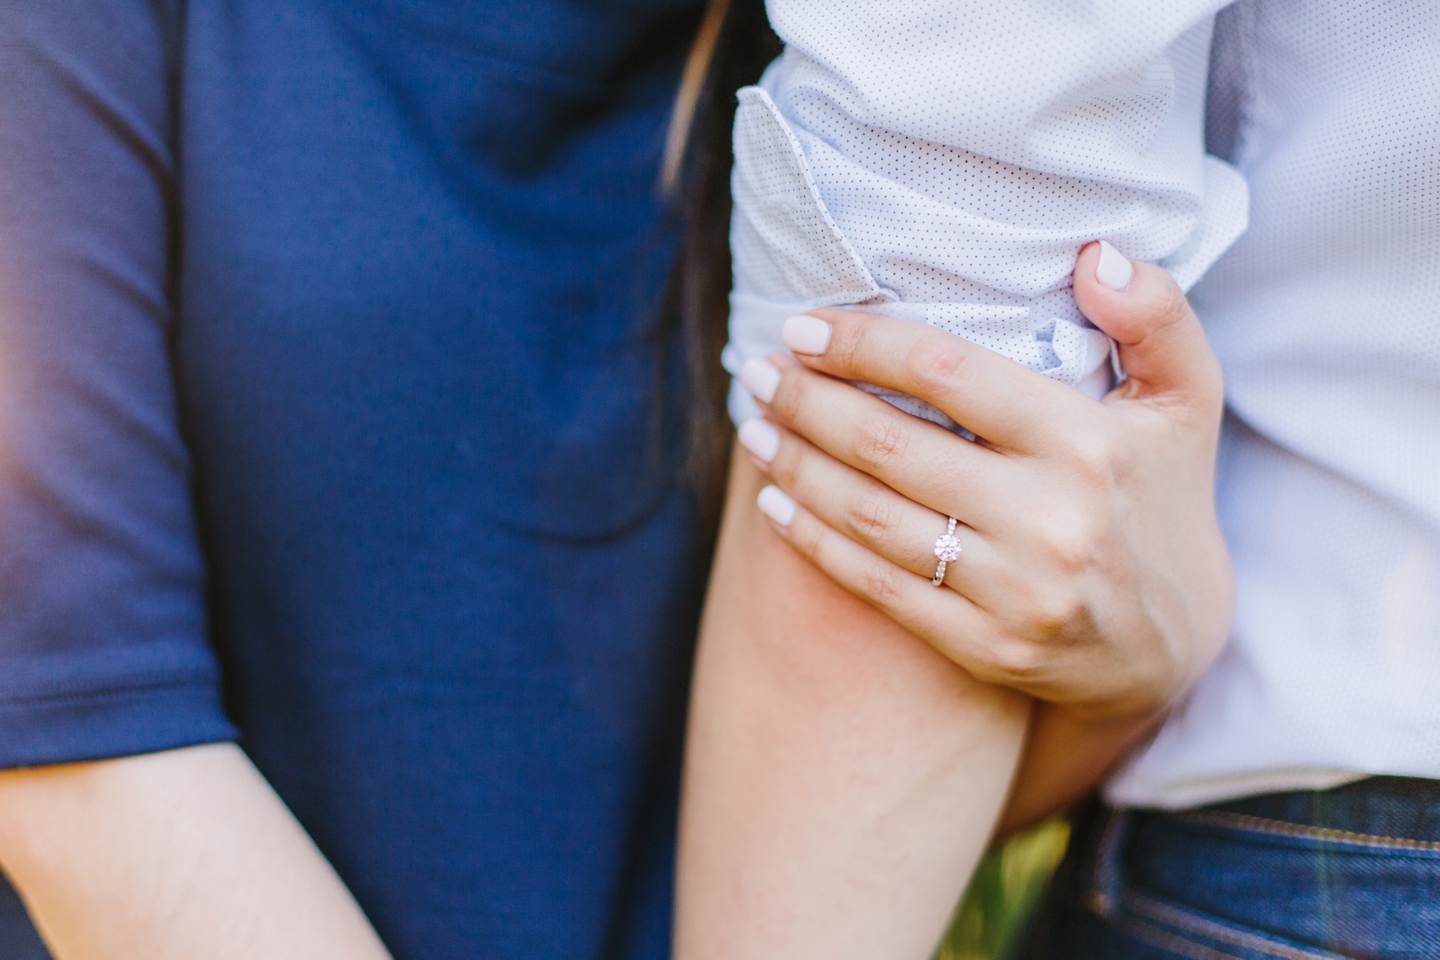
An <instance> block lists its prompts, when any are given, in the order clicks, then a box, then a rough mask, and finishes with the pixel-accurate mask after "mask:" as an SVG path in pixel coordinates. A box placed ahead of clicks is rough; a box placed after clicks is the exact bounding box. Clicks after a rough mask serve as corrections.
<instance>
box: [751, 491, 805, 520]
mask: <svg viewBox="0 0 1440 960" xmlns="http://www.w3.org/2000/svg"><path fill="white" fill-rule="evenodd" d="M755 505H756V506H757V507H759V508H760V512H761V513H763V514H765V516H767V517H769V518H770V519H771V520H774V521H775V522H776V523H778V524H780V526H782V527H788V526H790V521H791V520H794V519H795V501H794V500H791V499H790V498H789V497H788V496H786V495H785V491H784V490H781V489H780V488H779V487H766V488H765V489H764V490H761V491H760V496H758V497H756V498H755Z"/></svg>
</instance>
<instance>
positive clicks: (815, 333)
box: [780, 314, 830, 357]
mask: <svg viewBox="0 0 1440 960" xmlns="http://www.w3.org/2000/svg"><path fill="white" fill-rule="evenodd" d="M780 340H781V342H782V343H784V344H785V346H787V347H789V348H790V349H791V350H793V351H794V352H795V353H805V354H809V355H811V356H815V357H818V356H820V355H821V354H822V353H824V352H825V348H826V347H828V346H830V324H828V323H826V322H825V321H824V320H821V319H820V318H819V317H812V316H809V315H807V314H801V315H800V316H798V317H791V318H790V319H789V320H786V321H785V329H783V330H782V331H781V332H780Z"/></svg>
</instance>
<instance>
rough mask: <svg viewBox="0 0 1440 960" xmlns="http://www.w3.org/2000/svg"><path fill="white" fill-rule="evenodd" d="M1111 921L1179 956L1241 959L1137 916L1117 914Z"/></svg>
mask: <svg viewBox="0 0 1440 960" xmlns="http://www.w3.org/2000/svg"><path fill="white" fill-rule="evenodd" d="M1111 922H1112V923H1114V924H1115V926H1116V927H1117V928H1119V929H1120V930H1121V932H1123V933H1128V934H1129V935H1130V936H1132V937H1134V938H1135V939H1137V940H1143V941H1145V942H1146V943H1148V944H1150V945H1151V946H1152V947H1159V948H1160V949H1161V950H1169V951H1170V952H1171V953H1178V954H1180V955H1181V956H1185V957H1189V958H1190V960H1241V958H1240V957H1237V956H1235V954H1233V953H1225V952H1224V951H1222V950H1216V949H1215V948H1214V947H1207V946H1205V944H1203V943H1196V942H1195V941H1193V940H1186V939H1185V938H1183V937H1179V936H1176V935H1175V934H1173V933H1171V932H1170V931H1169V930H1163V929H1161V928H1160V927H1157V926H1155V925H1154V924H1153V923H1146V922H1145V921H1144V920H1141V919H1140V918H1139V917H1127V916H1118V917H1114V918H1112V921H1111Z"/></svg>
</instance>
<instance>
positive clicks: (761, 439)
mask: <svg viewBox="0 0 1440 960" xmlns="http://www.w3.org/2000/svg"><path fill="white" fill-rule="evenodd" d="M740 443H741V444H742V445H743V446H744V447H745V449H746V450H749V451H750V452H751V453H753V454H755V456H757V457H759V458H760V459H761V460H764V461H765V462H766V463H769V462H770V461H771V460H774V459H775V454H777V453H779V452H780V431H779V430H776V429H775V428H774V427H773V426H772V425H771V424H770V423H769V422H767V421H766V420H764V419H762V418H760V417H752V418H751V419H749V420H746V421H745V422H744V423H742V424H740Z"/></svg>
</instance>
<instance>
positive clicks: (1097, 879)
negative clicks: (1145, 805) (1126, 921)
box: [1089, 809, 1131, 918]
mask: <svg viewBox="0 0 1440 960" xmlns="http://www.w3.org/2000/svg"><path fill="white" fill-rule="evenodd" d="M1130 824H1131V816H1130V811H1129V810H1125V809H1116V810H1111V811H1110V816H1109V819H1107V820H1106V821H1105V830H1104V832H1103V833H1102V834H1101V835H1100V843H1099V846H1098V847H1097V848H1096V850H1095V870H1094V872H1093V873H1092V874H1091V878H1090V898H1089V899H1090V909H1091V910H1093V911H1095V913H1097V914H1099V915H1100V916H1102V917H1106V918H1109V917H1112V916H1114V915H1115V913H1116V912H1117V911H1118V910H1119V908H1120V888H1121V884H1122V883H1123V882H1124V881H1123V878H1122V877H1121V873H1120V871H1121V867H1120V858H1121V856H1123V855H1124V852H1125V843H1126V841H1127V840H1129V839H1130Z"/></svg>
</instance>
